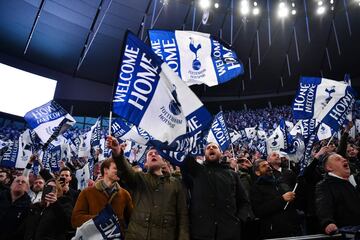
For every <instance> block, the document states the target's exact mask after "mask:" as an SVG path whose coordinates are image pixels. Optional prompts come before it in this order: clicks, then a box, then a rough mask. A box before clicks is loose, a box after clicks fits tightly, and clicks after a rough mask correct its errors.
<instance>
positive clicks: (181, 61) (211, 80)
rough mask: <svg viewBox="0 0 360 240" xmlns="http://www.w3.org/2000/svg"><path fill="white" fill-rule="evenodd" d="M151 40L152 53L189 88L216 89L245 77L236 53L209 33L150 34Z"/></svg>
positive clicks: (168, 32)
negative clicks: (194, 86) (192, 86)
mask: <svg viewBox="0 0 360 240" xmlns="http://www.w3.org/2000/svg"><path fill="white" fill-rule="evenodd" d="M149 36H150V43H151V47H152V49H153V51H154V52H155V53H156V54H157V55H158V56H160V57H161V59H162V60H163V61H165V62H166V63H167V64H168V65H169V67H170V68H171V69H172V70H173V71H174V72H176V73H177V74H178V76H179V77H180V78H181V79H182V80H183V81H184V82H185V83H186V84H187V85H188V86H190V85H193V84H206V85H208V86H214V85H218V84H222V83H224V82H227V81H229V80H231V79H233V78H235V77H237V76H239V75H240V74H243V73H244V66H243V64H242V63H241V61H240V60H239V59H238V57H237V56H236V53H235V52H234V51H232V50H231V49H230V48H229V47H226V46H225V44H223V43H220V42H219V41H217V40H215V39H214V38H213V37H211V36H210V35H209V34H207V33H200V32H191V31H177V30H176V31H166V30H149Z"/></svg>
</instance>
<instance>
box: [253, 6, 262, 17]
mask: <svg viewBox="0 0 360 240" xmlns="http://www.w3.org/2000/svg"><path fill="white" fill-rule="evenodd" d="M259 13H260V9H259V8H258V7H256V8H254V9H253V14H254V15H255V16H256V15H259Z"/></svg>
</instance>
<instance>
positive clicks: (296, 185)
mask: <svg viewBox="0 0 360 240" xmlns="http://www.w3.org/2000/svg"><path fill="white" fill-rule="evenodd" d="M298 185H299V183H296V184H295V187H294V189H293V190H292V192H295V191H296V188H297V187H298ZM289 203H290V202H287V203H286V205H285V207H284V210H286V208H287V207H288V205H289Z"/></svg>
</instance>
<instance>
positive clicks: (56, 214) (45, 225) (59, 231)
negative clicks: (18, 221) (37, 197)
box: [24, 179, 73, 240]
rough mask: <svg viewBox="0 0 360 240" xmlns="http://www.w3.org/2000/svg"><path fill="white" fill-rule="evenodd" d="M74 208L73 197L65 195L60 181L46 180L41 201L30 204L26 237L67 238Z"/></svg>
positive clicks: (26, 223)
mask: <svg viewBox="0 0 360 240" xmlns="http://www.w3.org/2000/svg"><path fill="white" fill-rule="evenodd" d="M72 209H73V206H72V203H71V199H70V198H69V197H67V196H65V195H63V191H62V187H61V185H60V183H59V181H57V180H55V179H50V180H48V181H46V183H45V186H44V189H43V193H42V198H41V201H40V202H38V203H35V204H32V205H31V206H30V211H29V215H28V216H27V218H26V220H25V226H24V239H34V240H36V239H59V240H60V239H66V232H67V229H68V228H69V226H70V219H71V212H72Z"/></svg>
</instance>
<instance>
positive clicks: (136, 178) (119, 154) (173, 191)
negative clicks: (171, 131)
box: [107, 136, 189, 240]
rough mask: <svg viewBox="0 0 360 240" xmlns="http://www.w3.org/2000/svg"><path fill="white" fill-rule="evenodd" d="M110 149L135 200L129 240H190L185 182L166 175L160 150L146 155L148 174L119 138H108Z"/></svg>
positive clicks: (128, 231) (127, 235) (127, 238)
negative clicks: (130, 159) (128, 157)
mask: <svg viewBox="0 0 360 240" xmlns="http://www.w3.org/2000/svg"><path fill="white" fill-rule="evenodd" d="M107 140H108V148H109V149H111V150H112V158H113V159H114V160H115V163H116V166H117V168H118V170H119V176H120V177H121V178H122V180H123V181H124V182H125V184H126V186H127V187H128V188H129V190H130V192H131V193H132V196H133V199H134V211H133V213H132V215H131V218H130V223H129V226H128V229H127V232H126V236H125V239H126V240H147V239H149V240H155V239H156V240H188V239H189V220H188V212H187V206H186V195H185V191H184V189H183V186H182V184H181V182H180V181H179V180H178V179H177V178H174V177H172V176H170V174H168V173H166V174H164V173H163V172H162V167H163V166H164V165H165V164H166V163H165V162H164V160H163V159H162V157H161V156H160V155H159V153H158V151H157V150H156V149H150V150H149V151H148V152H147V154H146V163H145V166H146V168H147V170H148V171H147V173H144V172H136V171H134V169H132V167H131V165H130V163H129V162H128V161H127V160H126V159H125V157H124V151H123V148H122V146H121V145H119V142H118V141H117V140H116V138H114V137H111V136H109V137H108V139H107Z"/></svg>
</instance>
